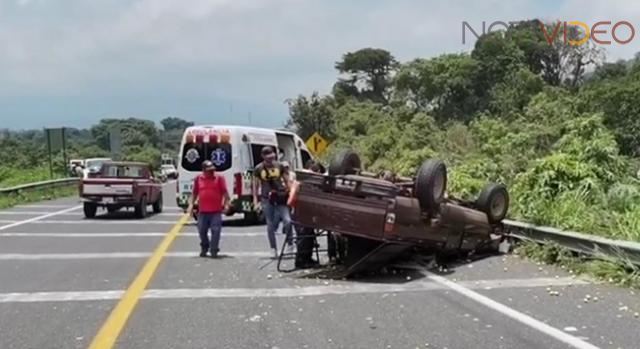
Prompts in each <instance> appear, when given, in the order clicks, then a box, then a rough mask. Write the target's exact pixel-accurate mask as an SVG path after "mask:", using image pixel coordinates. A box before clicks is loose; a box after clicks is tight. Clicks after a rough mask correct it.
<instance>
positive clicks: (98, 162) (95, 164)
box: [86, 160, 105, 168]
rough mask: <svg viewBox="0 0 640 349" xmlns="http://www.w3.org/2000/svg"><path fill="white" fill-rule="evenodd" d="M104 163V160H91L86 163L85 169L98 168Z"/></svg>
mask: <svg viewBox="0 0 640 349" xmlns="http://www.w3.org/2000/svg"><path fill="white" fill-rule="evenodd" d="M104 162H105V160H91V161H87V164H86V165H87V168H92V167H100V166H102V164H103V163H104Z"/></svg>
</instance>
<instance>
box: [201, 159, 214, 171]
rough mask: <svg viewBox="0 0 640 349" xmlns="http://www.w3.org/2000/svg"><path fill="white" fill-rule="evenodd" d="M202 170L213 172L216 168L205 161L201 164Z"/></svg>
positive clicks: (211, 163)
mask: <svg viewBox="0 0 640 349" xmlns="http://www.w3.org/2000/svg"><path fill="white" fill-rule="evenodd" d="M202 169H203V170H204V171H213V170H215V169H216V167H215V166H214V165H213V162H211V161H209V160H205V161H203V162H202Z"/></svg>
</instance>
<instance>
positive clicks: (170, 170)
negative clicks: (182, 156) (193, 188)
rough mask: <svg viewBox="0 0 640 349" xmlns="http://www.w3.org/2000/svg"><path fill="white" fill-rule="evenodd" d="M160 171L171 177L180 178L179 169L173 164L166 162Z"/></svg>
mask: <svg viewBox="0 0 640 349" xmlns="http://www.w3.org/2000/svg"><path fill="white" fill-rule="evenodd" d="M160 171H161V173H162V174H163V175H165V176H167V178H169V179H177V178H178V170H177V169H176V167H175V166H173V165H172V164H164V165H161V166H160Z"/></svg>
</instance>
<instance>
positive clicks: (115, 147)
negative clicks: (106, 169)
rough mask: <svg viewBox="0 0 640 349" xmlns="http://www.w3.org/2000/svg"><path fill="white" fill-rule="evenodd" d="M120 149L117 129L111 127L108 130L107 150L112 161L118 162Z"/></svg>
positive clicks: (118, 130)
mask: <svg viewBox="0 0 640 349" xmlns="http://www.w3.org/2000/svg"><path fill="white" fill-rule="evenodd" d="M121 148H122V137H121V132H120V128H119V127H113V128H111V129H110V130H109V150H110V151H111V158H112V159H113V160H120V153H121Z"/></svg>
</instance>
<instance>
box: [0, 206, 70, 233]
mask: <svg viewBox="0 0 640 349" xmlns="http://www.w3.org/2000/svg"><path fill="white" fill-rule="evenodd" d="M81 207H82V206H74V207H70V208H67V209H64V210H60V211H56V212H51V213H47V214H43V215H41V216H37V217H33V218H29V219H25V220H22V221H8V222H4V221H0V223H9V224H7V225H3V226H0V230H7V229H9V228H13V227H17V226H19V225H23V224H30V223H40V222H43V220H44V219H45V218H49V217H54V216H57V215H61V214H65V213H67V212H71V211H75V210H77V209H80V208H81Z"/></svg>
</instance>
